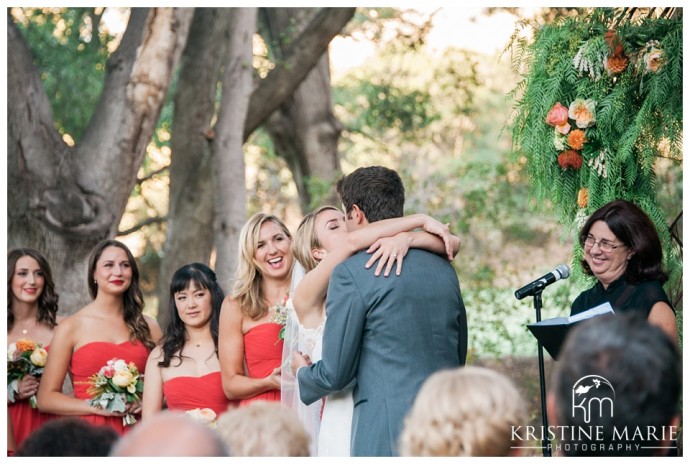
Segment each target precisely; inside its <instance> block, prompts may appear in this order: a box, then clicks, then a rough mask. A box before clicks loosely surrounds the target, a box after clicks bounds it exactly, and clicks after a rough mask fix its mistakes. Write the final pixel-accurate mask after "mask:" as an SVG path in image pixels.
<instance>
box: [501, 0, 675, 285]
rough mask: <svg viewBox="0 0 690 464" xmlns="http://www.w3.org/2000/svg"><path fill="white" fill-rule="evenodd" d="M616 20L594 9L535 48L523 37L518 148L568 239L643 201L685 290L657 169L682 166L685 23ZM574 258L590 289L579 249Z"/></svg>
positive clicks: (540, 35)
mask: <svg viewBox="0 0 690 464" xmlns="http://www.w3.org/2000/svg"><path fill="white" fill-rule="evenodd" d="M614 13H615V10H612V9H604V8H601V9H593V10H588V14H587V15H581V16H578V17H576V18H567V19H561V20H558V21H556V22H555V23H554V24H549V25H544V26H541V27H539V28H538V29H537V30H536V33H535V36H534V39H533V41H531V43H530V42H529V41H527V40H525V39H520V38H519V37H518V34H517V33H516V34H515V36H514V39H513V43H512V45H511V49H512V52H513V67H514V70H515V71H516V72H517V73H518V74H520V76H521V79H520V82H518V84H517V86H516V88H515V89H514V90H513V92H512V96H513V98H514V99H515V101H516V106H515V114H514V121H513V122H514V127H513V145H514V149H515V152H516V153H517V154H518V155H519V156H524V157H525V158H526V160H527V162H526V165H527V170H528V174H529V176H530V179H531V181H532V185H533V187H532V188H533V192H534V193H535V194H536V196H537V198H538V199H539V200H541V201H544V200H549V201H550V202H551V204H552V205H553V206H554V208H555V210H556V211H557V213H558V217H559V221H560V222H561V223H562V224H563V225H564V226H565V232H566V233H567V234H571V235H572V236H573V237H576V236H577V232H578V231H579V229H580V227H581V226H582V225H583V224H584V221H585V220H586V218H587V217H588V216H589V215H590V214H591V213H592V212H594V211H595V210H596V209H598V208H599V207H601V206H602V205H604V204H606V203H608V202H609V201H612V200H614V199H618V198H623V199H627V200H630V201H633V202H634V203H636V204H637V205H639V206H640V207H641V208H642V209H644V210H645V211H646V212H647V214H649V216H650V217H651V219H652V221H654V223H655V225H656V227H657V230H658V232H659V236H660V237H661V241H662V246H663V247H664V256H665V266H666V270H667V271H669V273H670V274H671V281H674V282H679V281H680V276H681V275H682V263H681V258H680V255H679V252H678V250H677V248H676V247H675V246H674V245H673V244H672V241H671V237H670V233H669V229H668V224H667V223H666V220H665V218H664V214H663V213H662V212H661V211H660V209H659V207H658V205H657V202H656V186H655V181H656V178H655V173H654V165H655V160H656V159H657V157H659V156H663V157H666V158H672V159H675V160H677V161H678V162H680V161H681V160H682V135H683V133H682V117H683V111H682V98H683V97H682V96H683V92H682V84H683V80H682V76H683V43H682V34H683V25H682V18H679V19H650V18H638V19H635V20H632V21H627V22H622V23H619V24H616V20H615V18H614ZM681 207H682V206H681V205H679V210H680V208H681ZM573 254H574V263H573V264H574V266H573V268H574V270H575V274H576V275H577V276H578V277H579V279H580V280H582V279H585V277H584V276H583V274H582V271H581V268H580V266H579V265H577V263H579V260H580V259H581V258H582V248H581V247H580V245H579V243H577V240H575V249H574V253H573ZM588 282H589V281H588Z"/></svg>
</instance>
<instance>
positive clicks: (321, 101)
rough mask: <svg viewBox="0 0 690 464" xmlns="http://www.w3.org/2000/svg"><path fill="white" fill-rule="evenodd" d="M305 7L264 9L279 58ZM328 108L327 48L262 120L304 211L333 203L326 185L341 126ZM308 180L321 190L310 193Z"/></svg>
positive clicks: (336, 168)
mask: <svg viewBox="0 0 690 464" xmlns="http://www.w3.org/2000/svg"><path fill="white" fill-rule="evenodd" d="M309 11H310V10H309V9H304V8H271V9H266V10H265V16H264V17H265V18H266V21H265V23H266V25H267V26H268V27H267V29H268V31H267V32H268V34H269V35H270V36H271V39H272V40H271V41H270V42H271V45H272V50H273V52H274V54H275V55H277V56H278V57H280V58H281V59H282V58H283V57H284V55H285V54H286V52H288V51H289V49H288V48H287V47H288V45H286V44H287V43H289V42H288V41H286V38H285V34H286V31H290V30H296V33H295V34H293V37H295V36H297V33H299V32H300V28H301V27H305V26H307V25H308V22H309V19H310V18H309V16H310V15H309V14H308V12H309ZM287 39H288V40H289V39H292V37H288V38H287ZM332 107H333V103H332V98H331V75H330V65H329V61H328V53H327V52H325V53H322V55H321V58H320V59H319V60H318V62H317V64H316V66H315V67H314V68H313V69H312V70H311V71H310V72H309V73H308V74H307V76H306V78H305V79H304V81H302V83H301V84H300V85H299V87H297V89H296V90H295V91H294V93H293V95H292V96H291V97H290V98H288V99H287V100H286V101H285V103H283V104H282V105H281V106H280V108H279V109H278V110H277V111H275V112H274V113H273V114H272V115H271V117H270V118H269V119H268V121H267V124H266V125H265V127H266V129H267V130H268V132H269V134H270V136H271V140H272V141H273V145H274V148H275V151H276V153H277V154H278V155H279V156H282V157H283V158H284V159H285V160H286V162H287V164H288V166H289V167H290V170H291V171H292V177H293V179H294V181H295V184H296V186H297V191H298V193H299V198H300V205H301V208H302V211H303V212H305V213H306V212H308V211H309V210H310V209H312V208H313V207H315V206H317V205H318V204H326V203H330V204H336V203H335V202H336V197H335V194H334V192H333V189H332V188H330V186H331V185H332V184H333V182H334V181H335V180H336V179H337V178H338V177H340V174H341V172H342V171H341V169H340V158H339V156H338V138H339V136H340V132H341V130H342V125H341V124H340V122H339V121H338V120H337V119H336V118H335V116H334V115H333V110H332ZM310 185H313V186H314V187H316V186H321V187H323V186H326V187H327V188H321V189H318V190H320V191H323V192H324V195H323V196H320V195H316V198H314V195H313V189H310ZM314 203H315V204H314Z"/></svg>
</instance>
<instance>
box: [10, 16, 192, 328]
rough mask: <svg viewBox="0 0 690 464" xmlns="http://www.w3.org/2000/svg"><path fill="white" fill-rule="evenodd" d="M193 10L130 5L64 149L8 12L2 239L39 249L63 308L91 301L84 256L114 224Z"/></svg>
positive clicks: (109, 233)
mask: <svg viewBox="0 0 690 464" xmlns="http://www.w3.org/2000/svg"><path fill="white" fill-rule="evenodd" d="M191 18H192V10H191V9H170V8H154V9H151V10H149V9H139V8H136V9H133V10H132V14H131V17H130V21H129V24H128V26H127V30H126V31H125V34H124V36H123V39H122V42H121V44H120V47H119V48H118V50H117V51H116V52H115V53H113V55H111V57H110V58H109V60H108V63H107V72H106V80H105V85H104V88H103V92H102V94H101V100H100V101H99V103H98V105H97V107H96V110H95V111H94V115H93V117H92V119H91V121H90V123H89V126H88V127H87V129H86V131H85V133H84V137H83V138H82V140H81V142H80V143H79V144H78V145H77V146H75V147H73V148H71V147H69V146H67V145H66V144H65V143H64V142H63V141H62V139H61V138H60V136H59V134H58V133H57V131H56V130H55V129H54V128H53V120H52V113H51V110H50V103H49V101H48V98H47V96H46V94H45V90H44V88H43V85H42V84H41V81H40V78H39V72H38V70H37V69H36V67H35V66H34V64H33V60H32V57H31V52H30V50H29V48H28V46H27V45H26V42H25V40H24V39H23V37H22V36H21V34H20V33H19V31H18V30H17V28H16V26H15V25H14V23H13V22H12V20H11V17H10V16H9V15H8V116H9V117H8V139H7V145H8V150H7V154H8V157H7V169H8V204H9V205H11V208H9V209H8V247H10V248H12V247H15V246H31V247H34V248H37V249H39V250H40V251H42V252H43V253H44V254H45V255H46V257H47V258H48V260H49V262H50V263H51V266H52V267H53V274H54V276H55V280H56V283H57V290H58V292H59V294H60V312H61V314H71V313H73V312H74V311H76V310H77V309H79V308H80V307H81V306H82V305H83V304H84V303H85V302H86V301H88V296H87V290H86V289H87V287H86V285H85V283H86V278H87V276H86V261H87V259H88V255H89V253H90V251H91V249H92V247H93V246H94V245H95V244H96V243H98V242H99V241H100V240H102V239H104V238H106V237H112V236H114V235H115V232H116V231H117V226H118V223H119V221H120V218H121V217H122V214H123V212H124V208H125V205H126V203H127V199H128V198H129V194H130V192H131V190H132V188H133V186H134V183H135V181H136V174H137V170H138V169H139V165H140V164H141V161H142V158H143V156H144V153H145V150H146V146H147V144H148V142H149V140H150V139H151V135H152V134H153V130H154V128H155V125H156V122H157V120H158V116H159V114H160V110H161V107H162V104H163V102H164V99H165V95H166V92H167V89H168V86H169V84H170V80H171V76H172V70H173V69H174V67H175V65H176V63H177V61H178V58H179V55H180V53H181V51H182V45H183V44H184V42H185V40H186V36H187V32H188V28H189V24H190V23H191ZM75 85H78V83H75Z"/></svg>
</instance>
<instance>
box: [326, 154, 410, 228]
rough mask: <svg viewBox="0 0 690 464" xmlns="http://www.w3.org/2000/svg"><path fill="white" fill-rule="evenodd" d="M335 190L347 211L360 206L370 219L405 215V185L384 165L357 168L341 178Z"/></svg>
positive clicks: (395, 173) (372, 220)
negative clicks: (354, 206)
mask: <svg viewBox="0 0 690 464" xmlns="http://www.w3.org/2000/svg"><path fill="white" fill-rule="evenodd" d="M336 192H337V193H338V197H339V198H340V201H341V202H342V203H343V207H344V208H345V214H349V213H350V211H351V210H352V206H353V205H357V206H359V209H361V210H362V212H363V213H364V215H365V216H366V218H367V221H369V222H376V221H380V220H382V219H390V218H395V217H402V215H403V206H404V205H405V187H404V186H403V183H402V179H400V176H399V175H398V173H397V172H395V171H394V170H392V169H388V168H385V167H383V166H368V167H364V168H358V169H356V170H354V171H353V172H352V173H351V174H348V175H346V176H343V177H341V178H340V179H339V180H338V183H337V184H336Z"/></svg>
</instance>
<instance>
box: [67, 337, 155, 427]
mask: <svg viewBox="0 0 690 464" xmlns="http://www.w3.org/2000/svg"><path fill="white" fill-rule="evenodd" d="M148 357H149V350H148V348H146V346H144V344H142V343H141V342H139V341H135V342H130V341H126V342H122V343H110V342H91V343H87V344H86V345H84V346H82V347H81V348H79V349H77V350H76V351H75V352H74V353H72V360H71V362H70V366H69V372H70V375H71V377H72V383H73V384H74V396H75V398H80V399H83V400H89V399H91V395H89V394H88V393H87V390H88V388H89V383H90V382H89V377H91V376H92V375H93V374H96V373H97V372H98V371H99V370H100V369H101V367H103V366H105V364H106V363H107V362H108V361H110V360H111V359H113V358H117V359H123V360H124V361H125V362H127V363H130V362H134V364H135V365H136V366H137V369H139V373H140V374H143V373H144V369H145V368H146V360H147V359H148ZM144 381H146V377H144ZM80 417H81V418H82V419H84V420H86V421H87V422H89V423H91V424H94V425H108V426H110V427H112V428H113V429H115V431H116V432H117V433H119V434H120V435H123V434H124V433H125V432H126V431H129V429H130V428H131V427H127V426H125V425H122V417H117V416H108V417H106V416H99V415H97V414H90V415H85V416H80Z"/></svg>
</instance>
